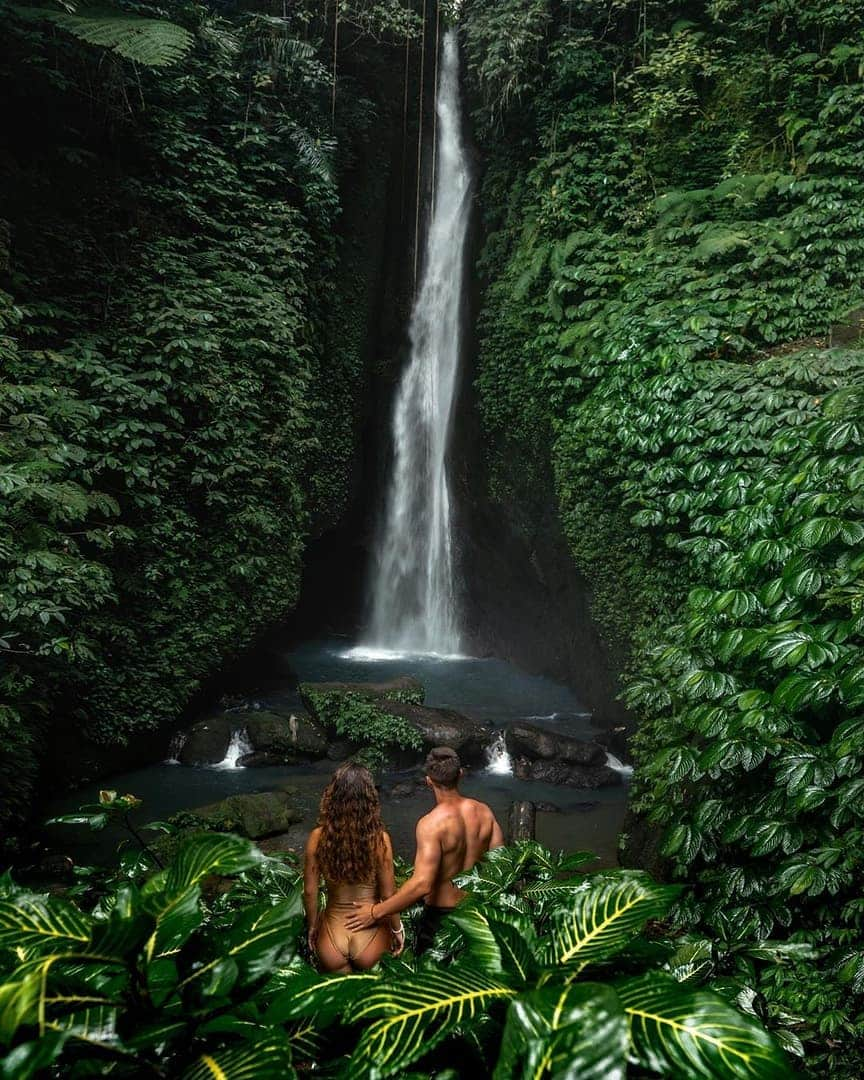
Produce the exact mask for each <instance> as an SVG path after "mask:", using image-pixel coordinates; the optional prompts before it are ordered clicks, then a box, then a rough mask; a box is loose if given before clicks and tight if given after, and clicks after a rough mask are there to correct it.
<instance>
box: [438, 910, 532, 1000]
mask: <svg viewBox="0 0 864 1080" xmlns="http://www.w3.org/2000/svg"><path fill="white" fill-rule="evenodd" d="M492 912H493V913H490V911H489V910H487V909H484V908H479V907H476V906H475V905H474V904H471V903H468V904H463V905H460V906H459V907H458V908H457V909H456V910H455V911H454V912H453V914H452V915H451V916H450V919H451V920H452V921H453V922H454V923H455V924H456V925H457V926H458V927H459V929H460V930H461V931H462V933H463V934H464V936H465V938H466V939H467V941H468V955H469V956H470V957H471V959H472V960H473V962H474V963H475V964H476V965H477V966H478V967H479V968H481V969H482V970H483V971H485V972H487V973H488V974H489V975H500V976H502V977H504V978H506V979H507V980H508V981H510V982H511V983H513V984H514V985H520V986H521V985H524V984H525V983H526V982H527V981H528V980H529V979H530V978H531V976H532V974H533V972H534V971H535V970H536V967H537V964H536V961H535V959H534V942H535V940H536V933H535V931H534V926H533V924H532V923H531V921H530V920H529V919H528V918H526V917H525V916H522V915H519V914H518V913H516V912H514V913H512V914H511V915H510V916H509V917H508V919H507V920H504V919H496V918H495V916H494V909H492Z"/></svg>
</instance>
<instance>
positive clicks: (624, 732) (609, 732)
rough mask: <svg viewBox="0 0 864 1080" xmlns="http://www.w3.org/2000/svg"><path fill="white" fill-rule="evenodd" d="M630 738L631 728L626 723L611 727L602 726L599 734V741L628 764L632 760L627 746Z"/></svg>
mask: <svg viewBox="0 0 864 1080" xmlns="http://www.w3.org/2000/svg"><path fill="white" fill-rule="evenodd" d="M629 738H630V729H629V727H628V726H627V725H626V724H613V725H612V726H611V727H603V728H601V730H600V733H599V734H598V735H597V742H598V743H599V744H600V745H601V746H602V747H604V748H605V749H606V750H608V751H609V753H610V754H614V755H615V757H617V758H618V759H619V760H621V761H622V762H624V763H625V764H626V763H627V762H629V760H630V754H629V751H628V748H627V741H628V739H629Z"/></svg>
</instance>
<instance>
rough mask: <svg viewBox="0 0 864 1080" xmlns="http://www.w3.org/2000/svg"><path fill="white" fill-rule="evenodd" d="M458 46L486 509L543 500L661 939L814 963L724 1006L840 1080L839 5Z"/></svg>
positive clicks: (846, 35) (603, 11)
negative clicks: (587, 623) (472, 169)
mask: <svg viewBox="0 0 864 1080" xmlns="http://www.w3.org/2000/svg"><path fill="white" fill-rule="evenodd" d="M465 20H466V44H467V53H468V57H469V63H470V77H471V82H472V87H473V94H474V115H475V120H476V125H477V131H478V135H479V138H480V140H481V143H482V146H483V149H484V151H485V154H486V156H487V159H488V167H487V170H486V174H485V177H484V181H483V190H482V206H483V212H484V215H485V227H486V241H485V248H484V251H483V255H482V270H483V273H484V275H485V277H486V281H487V285H486V289H485V295H484V300H483V309H482V313H481V354H480V359H479V370H478V377H477V385H478V389H479V395H480V404H481V410H482V415H483V420H484V426H485V432H486V436H487V445H488V457H489V467H490V475H491V480H492V487H493V493H494V494H495V496H496V497H497V498H498V499H499V500H500V501H502V502H504V503H505V504H512V505H514V506H516V507H520V508H523V510H522V517H523V520H527V521H528V522H530V520H531V516H532V515H531V507H532V506H533V505H535V503H536V500H537V499H538V498H542V495H540V496H538V491H539V492H542V491H543V490H545V491H549V489H550V487H551V485H552V484H553V482H554V490H555V493H556V496H557V501H558V504H559V506H560V508H561V514H562V518H563V521H564V523H565V527H566V531H567V535H568V539H569V542H570V546H571V550H572V552H573V555H574V558H575V560H576V563H577V565H578V566H579V567H580V568H581V570H582V571H583V572H584V573H585V575H586V577H587V578H588V580H589V582H590V584H591V587H592V589H593V595H594V612H595V615H596V618H597V620H598V622H600V623H601V624H602V625H603V627H604V629H605V631H606V634H607V638H608V640H610V642H612V643H614V645H615V646H616V648H617V650H618V652H619V655H620V656H621V657H622V660H623V661H624V662H625V663H626V665H627V668H628V670H629V673H630V674H629V678H628V689H627V695H628V700H629V701H630V703H631V705H632V706H633V708H634V710H635V712H636V715H637V716H638V717H639V719H640V724H641V726H640V729H639V735H638V741H637V746H636V755H637V764H638V769H637V782H636V798H635V809H636V810H637V811H638V813H639V814H640V815H641V816H642V817H643V818H647V820H648V822H650V823H652V824H653V825H654V826H656V827H659V829H660V831H661V836H662V849H661V850H662V854H663V855H664V856H665V857H666V859H667V860H668V872H669V873H670V874H672V875H673V876H675V877H677V878H679V879H683V880H687V881H689V882H693V883H694V884H695V886H696V888H695V889H694V891H693V892H692V893H691V894H689V896H688V899H687V900H686V901H685V902H683V903H682V904H681V905H679V907H678V909H677V915H678V917H679V918H680V919H681V920H682V922H684V923H686V924H689V925H691V926H694V927H697V926H702V927H705V928H707V930H708V932H709V933H710V934H712V935H716V936H718V937H719V938H721V939H722V940H723V941H726V942H732V941H743V940H746V939H747V938H758V937H761V936H765V935H772V936H773V935H779V936H781V937H785V938H787V939H788V940H789V941H790V942H793V943H809V944H812V945H814V946H816V947H818V950H819V961H818V963H816V964H814V963H812V962H808V963H792V964H790V965H788V966H787V967H786V968H783V969H776V968H772V969H771V970H763V969H762V968H761V967H760V965H759V963H758V962H757V963H754V964H753V966H752V969H751V971H750V973H749V976H748V979H747V984H748V986H749V990H748V991H747V992H748V993H750V994H752V995H753V999H754V1000H758V1001H759V1002H760V1008H762V1009H764V1010H765V1013H766V1015H768V1016H769V1017H775V1018H779V1017H783V1018H784V1019H785V1020H786V1021H791V1022H792V1023H793V1026H795V1027H796V1030H797V1031H798V1033H799V1035H800V1036H801V1038H802V1039H803V1041H804V1043H805V1045H806V1049H807V1052H808V1058H809V1062H810V1064H811V1066H812V1068H813V1069H814V1070H816V1071H819V1070H820V1069H826V1068H827V1069H828V1071H829V1072H830V1075H831V1076H838V1077H839V1076H858V1075H860V1074H861V1072H862V1069H864V1058H862V1055H861V1045H862V1033H864V997H862V992H864V965H862V951H861V943H862V919H864V901H862V898H861V880H862V871H864V866H862V862H864V828H862V826H864V801H862V791H864V719H862V711H861V710H862V705H864V690H862V687H864V649H862V646H864V621H862V618H864V608H862V601H864V557H862V556H861V550H862V547H861V545H862V540H864V501H862V490H864V488H862V484H864V471H862V446H864V351H862V349H861V348H860V347H859V346H858V338H859V337H860V329H861V319H860V313H859V310H858V309H859V305H861V303H862V284H861V283H862V271H864V240H862V235H864V233H862V224H864V222H862V206H864V200H862V196H864V187H862V183H864V181H862V177H864V171H862V165H864V119H862V112H861V108H860V105H861V94H862V83H861V80H862V66H864V34H862V25H864V5H862V4H860V3H858V2H855V0H851V2H843V3H838V2H834V0H806V2H804V0H772V2H767V3H765V2H762V3H756V2H748V0H705V2H681V3H667V2H659V0H580V2H578V3H576V2H574V3H551V2H547V0H530V2H529V3H524V2H521V0H519V2H516V0H500V2H499V0H496V2H494V3H493V2H491V0H467V2H466V5H465ZM538 432H539V433H545V435H546V437H545V438H544V437H543V436H542V435H540V436H539V437H538ZM515 461H518V462H519V469H518V470H516V471H514V470H513V468H512V462H515ZM550 477H554V481H553V480H550V479H549V478H550ZM511 513H514V512H513V511H511ZM515 516H517V515H516V514H515V513H514V517H515ZM637 847H638V845H637ZM634 854H635V855H637V856H638V851H637V852H634V853H632V854H631V856H630V857H634Z"/></svg>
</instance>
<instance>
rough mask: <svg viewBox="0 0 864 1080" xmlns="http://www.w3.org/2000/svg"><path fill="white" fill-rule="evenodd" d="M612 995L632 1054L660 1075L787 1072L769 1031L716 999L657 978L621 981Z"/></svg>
mask: <svg viewBox="0 0 864 1080" xmlns="http://www.w3.org/2000/svg"><path fill="white" fill-rule="evenodd" d="M617 991H618V996H619V998H620V999H621V1003H622V1005H623V1006H624V1011H625V1013H626V1015H627V1019H628V1023H629V1026H630V1040H631V1045H632V1049H633V1052H634V1053H635V1055H636V1057H637V1058H638V1060H639V1061H640V1062H641V1063H642V1064H643V1065H644V1066H645V1067H646V1068H648V1069H652V1070H653V1071H654V1072H658V1073H660V1074H661V1076H676V1077H677V1076H681V1077H685V1076H686V1077H694V1078H695V1077H704V1078H705V1080H714V1078H716V1080H721V1078H722V1080H730V1078H732V1077H741V1078H742V1080H743V1078H746V1080H781V1078H785V1077H789V1076H790V1075H791V1073H792V1069H791V1066H790V1063H789V1061H788V1059H787V1058H786V1056H785V1055H784V1054H783V1052H782V1051H781V1050H780V1048H779V1046H778V1045H777V1043H776V1042H775V1041H774V1039H773V1038H772V1037H771V1036H770V1035H769V1034H768V1032H767V1031H766V1030H765V1029H764V1028H763V1027H762V1026H761V1025H760V1024H759V1023H758V1022H757V1021H756V1020H754V1019H752V1018H751V1017H747V1016H744V1015H743V1014H741V1013H739V1012H737V1011H736V1010H735V1009H734V1008H732V1006H731V1005H729V1004H727V1002H725V1001H724V1000H723V999H722V998H721V997H718V996H717V995H716V994H711V993H708V992H706V991H688V990H687V988H686V987H684V986H682V985H681V984H680V983H677V982H676V981H675V980H674V979H672V978H669V977H668V976H664V975H657V974H650V975H641V976H639V977H638V978H633V979H626V980H624V981H622V982H621V983H619V984H618V986H617Z"/></svg>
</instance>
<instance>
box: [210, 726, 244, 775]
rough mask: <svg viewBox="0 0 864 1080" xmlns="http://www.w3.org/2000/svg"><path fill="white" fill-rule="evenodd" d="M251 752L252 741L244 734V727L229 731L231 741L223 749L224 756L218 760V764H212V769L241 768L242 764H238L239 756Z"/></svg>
mask: <svg viewBox="0 0 864 1080" xmlns="http://www.w3.org/2000/svg"><path fill="white" fill-rule="evenodd" d="M251 753H252V743H250V742H249V736H248V735H247V734H246V729H245V728H242V729H238V730H237V731H232V732H231V742H230V743H229V744H228V749H227V750H226V751H225V757H224V758H222V760H221V761H220V762H219V764H218V765H214V766H213V768H214V769H242V768H243V766H242V765H240V764H238V762H239V761H240V758H242V757H243V756H244V754H251Z"/></svg>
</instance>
